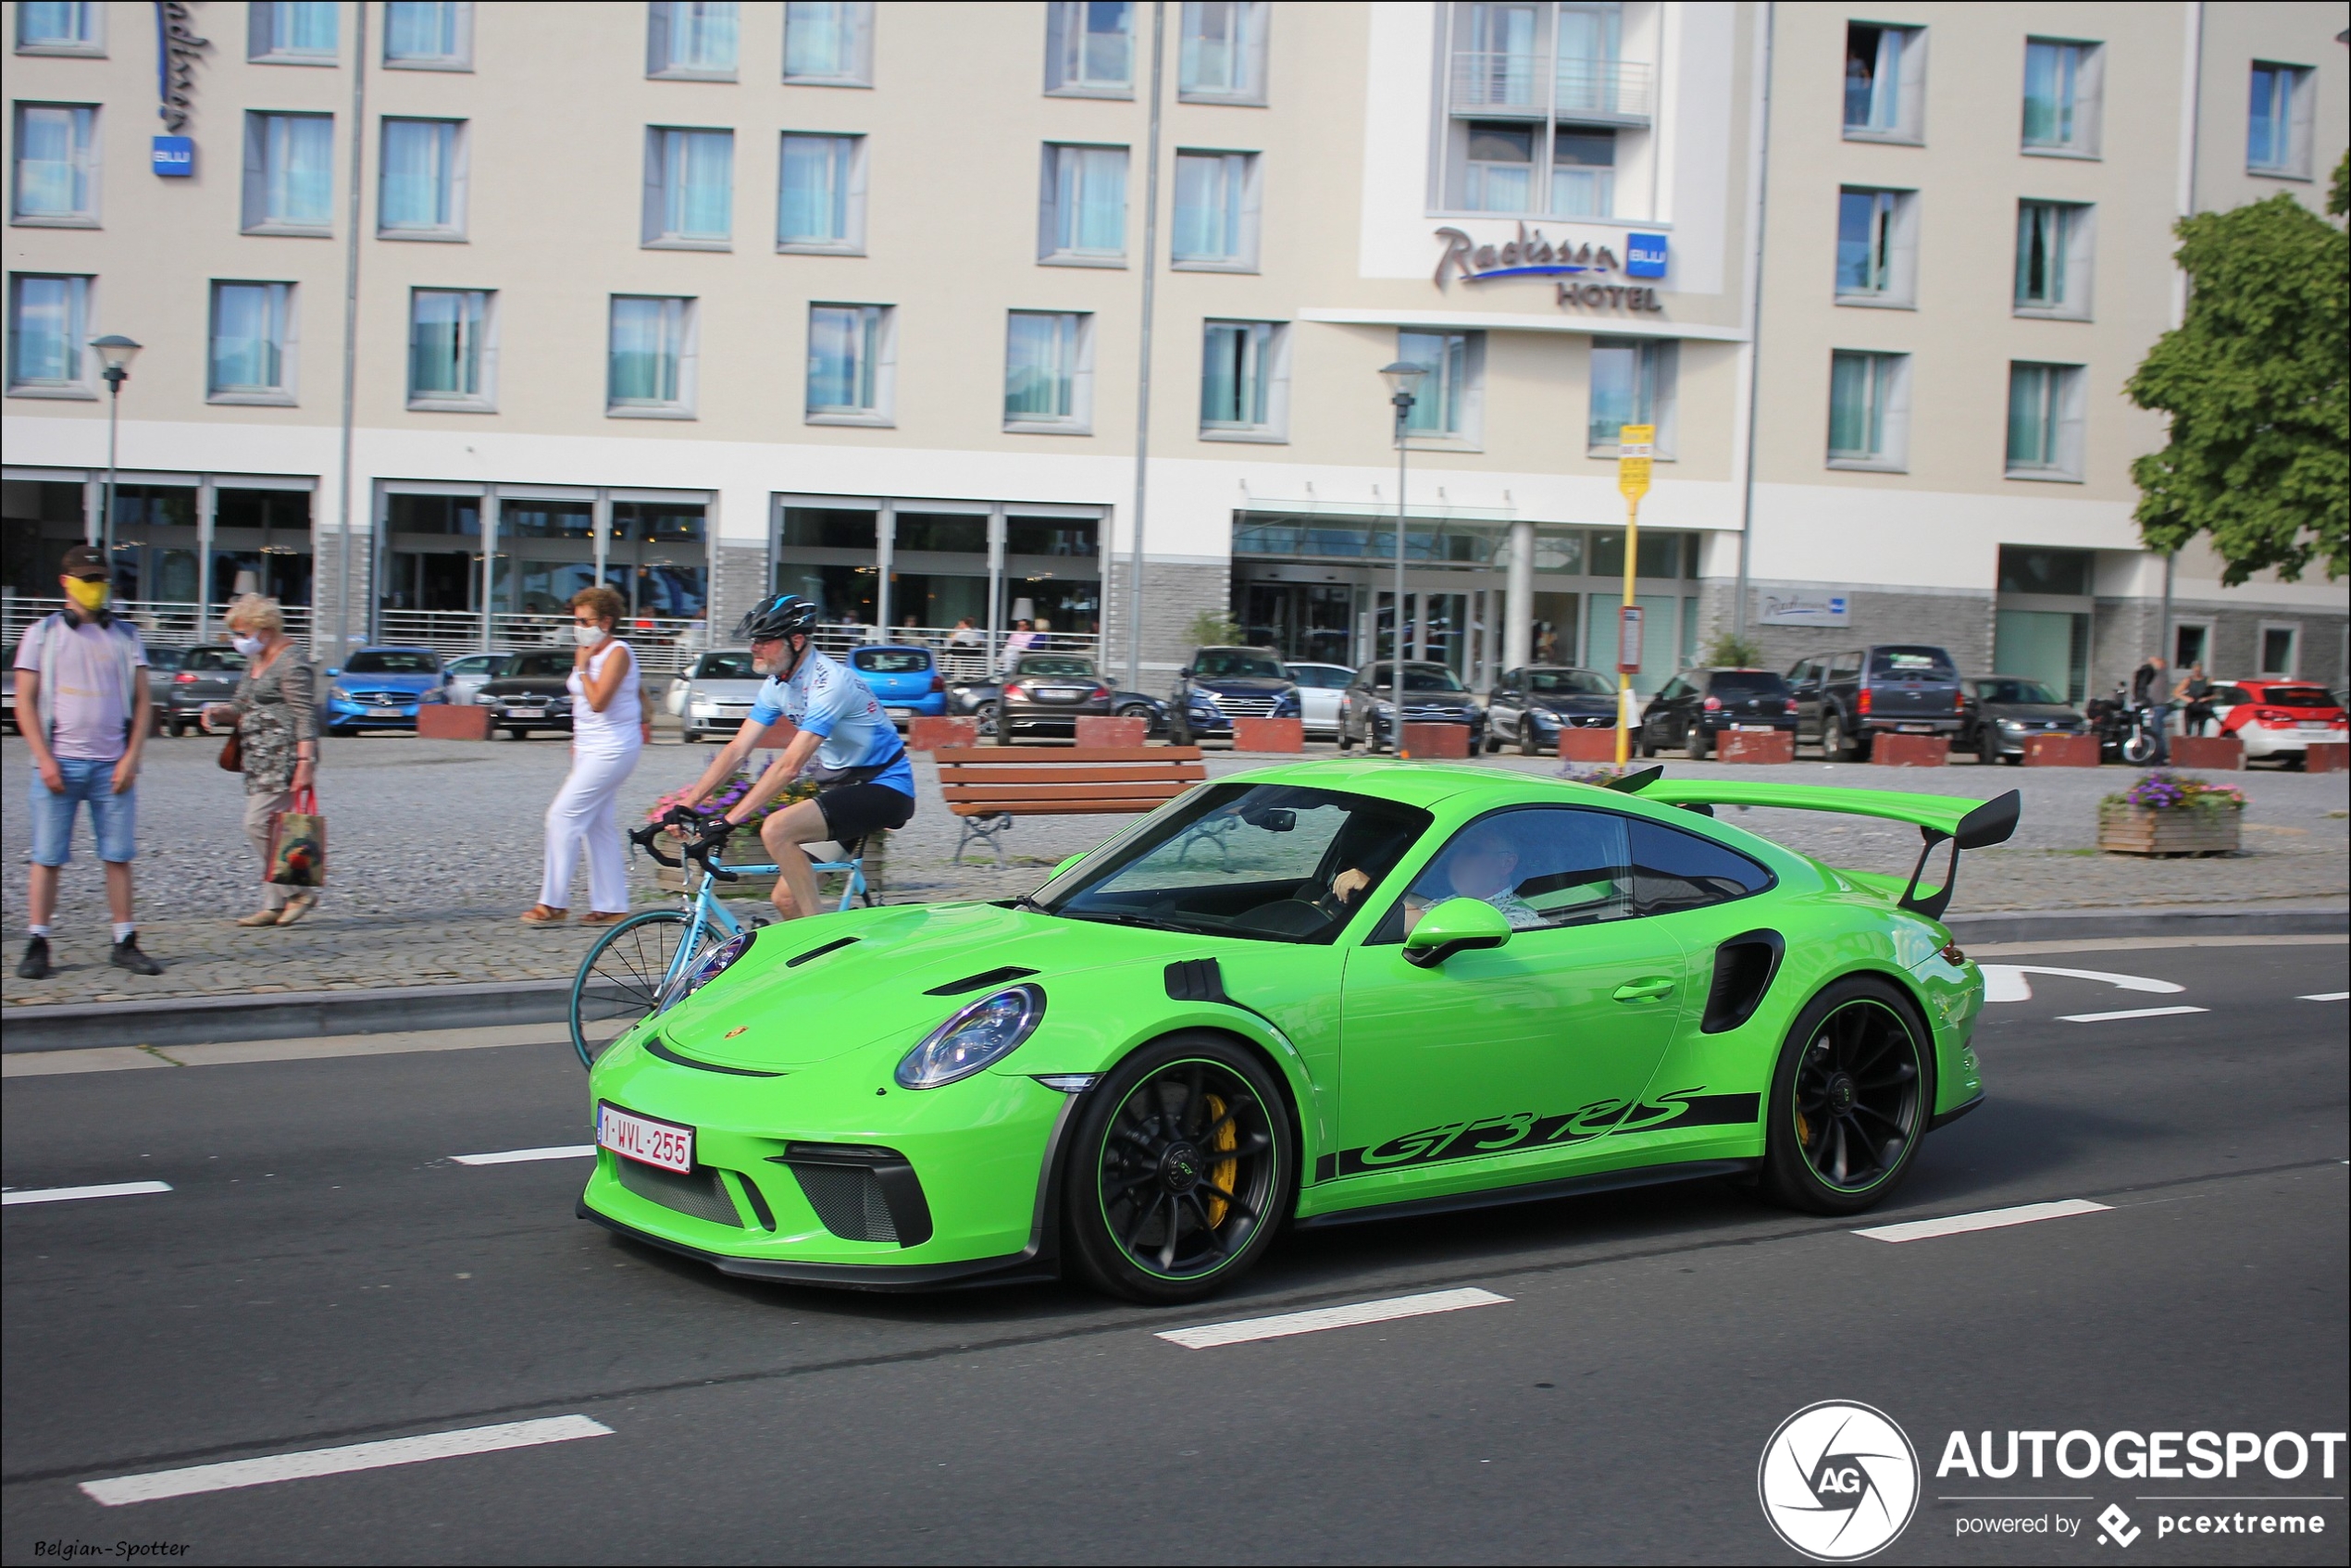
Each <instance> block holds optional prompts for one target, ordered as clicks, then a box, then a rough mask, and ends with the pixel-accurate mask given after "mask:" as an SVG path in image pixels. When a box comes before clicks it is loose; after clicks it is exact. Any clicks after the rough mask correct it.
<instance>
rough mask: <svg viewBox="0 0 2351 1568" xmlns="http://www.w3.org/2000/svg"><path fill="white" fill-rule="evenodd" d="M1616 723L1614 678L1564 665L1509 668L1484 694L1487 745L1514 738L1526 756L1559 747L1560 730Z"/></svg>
mask: <svg viewBox="0 0 2351 1568" xmlns="http://www.w3.org/2000/svg"><path fill="white" fill-rule="evenodd" d="M1615 724H1616V678H1615V677H1613V676H1608V675H1602V674H1601V673H1600V672H1599V671H1598V670H1595V669H1575V668H1573V667H1571V666H1566V665H1530V666H1527V667H1526V668H1524V669H1514V670H1505V671H1504V672H1503V673H1502V675H1501V677H1500V678H1499V679H1497V680H1496V681H1495V682H1494V685H1493V689H1492V690H1491V691H1487V692H1486V750H1487V751H1489V752H1493V751H1499V750H1500V749H1501V748H1502V747H1503V746H1504V745H1507V744H1511V743H1515V744H1516V745H1517V747H1518V749H1519V750H1520V751H1522V752H1524V753H1526V754H1527V755H1528V756H1530V757H1531V756H1537V755H1542V754H1545V753H1552V752H1556V751H1558V750H1559V743H1560V731H1561V730H1562V729H1610V728H1614V727H1615Z"/></svg>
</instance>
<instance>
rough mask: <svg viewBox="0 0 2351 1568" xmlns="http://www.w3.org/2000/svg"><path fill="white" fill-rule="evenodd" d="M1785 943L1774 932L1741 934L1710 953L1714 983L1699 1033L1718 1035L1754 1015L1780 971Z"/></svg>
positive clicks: (1758, 931)
mask: <svg viewBox="0 0 2351 1568" xmlns="http://www.w3.org/2000/svg"><path fill="white" fill-rule="evenodd" d="M1786 952H1787V943H1786V942H1785V941H1784V940H1781V937H1780V934H1779V933H1778V932H1777V931H1764V930H1757V931H1742V932H1740V933H1739V934H1738V935H1737V936H1735V937H1733V938H1732V939H1731V940H1728V941H1726V942H1724V943H1723V945H1722V946H1721V947H1718V948H1716V949H1715V950H1714V984H1713V986H1712V987H1711V988H1710V989H1709V990H1708V991H1707V993H1706V1019H1705V1022H1704V1023H1702V1024H1700V1025H1699V1026H1698V1027H1699V1030H1700V1032H1702V1033H1705V1034H1710V1035H1719V1034H1721V1033H1723V1031H1724V1030H1726V1029H1735V1028H1737V1027H1739V1026H1740V1025H1741V1024H1744V1023H1746V1022H1747V1021H1748V1019H1749V1018H1752V1017H1754V1016H1755V1010H1756V1009H1757V1008H1759V1007H1760V1006H1762V1005H1763V998H1764V997H1765V996H1766V995H1767V994H1769V993H1770V991H1771V989H1772V977H1773V976H1774V975H1777V974H1778V973H1779V972H1780V960H1781V958H1782V957H1784V956H1785V954H1786Z"/></svg>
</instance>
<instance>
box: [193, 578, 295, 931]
mask: <svg viewBox="0 0 2351 1568" xmlns="http://www.w3.org/2000/svg"><path fill="white" fill-rule="evenodd" d="M228 623H229V638H230V641H232V642H234V643H235V644H236V648H237V652H238V653H243V655H244V656H245V674H244V678H243V680H240V681H239V682H238V683H237V695H236V697H235V699H234V700H233V701H230V702H227V703H213V704H212V705H211V706H209V707H207V708H205V712H204V726H205V729H207V730H215V731H217V730H220V729H225V728H232V727H233V728H235V730H236V732H237V748H238V753H239V759H240V761H241V762H242V763H243V768H244V775H245V821H244V828H245V841H246V842H248V843H250V844H251V845H253V852H254V854H255V857H256V858H258V859H259V861H260V863H261V875H262V877H263V878H264V880H263V881H262V884H261V907H260V908H259V909H256V910H255V911H254V912H253V913H252V914H250V915H242V916H240V917H239V918H238V921H237V924H238V925H240V926H291V925H292V924H293V923H294V922H295V921H297V920H299V919H301V918H302V917H303V916H304V915H307V914H309V913H310V912H311V911H312V910H313V909H315V908H317V905H318V895H317V893H316V892H314V891H312V890H310V889H308V888H289V887H285V886H282V885H280V884H279V883H276V882H271V881H269V880H267V877H268V876H269V828H270V824H271V823H272V822H273V821H274V820H275V819H276V817H277V815H278V813H280V812H281V811H291V810H292V809H293V799H294V796H295V794H296V793H297V792H299V791H301V790H307V789H310V788H312V778H311V776H312V773H313V771H314V770H315V769H316V767H317V760H318V677H317V671H316V670H315V669H313V668H312V667H311V665H310V663H309V661H308V660H306V659H305V658H304V657H303V656H302V653H301V651H300V650H298V649H297V648H295V647H294V645H293V639H292V638H290V637H288V636H287V635H286V617H285V613H284V612H283V611H282V610H280V608H279V607H278V602H277V601H276V600H275V599H265V598H263V597H262V596H261V595H260V594H258V593H248V594H246V595H245V596H244V597H243V598H241V599H239V600H238V601H237V602H236V603H235V604H231V605H230V606H229V615H228Z"/></svg>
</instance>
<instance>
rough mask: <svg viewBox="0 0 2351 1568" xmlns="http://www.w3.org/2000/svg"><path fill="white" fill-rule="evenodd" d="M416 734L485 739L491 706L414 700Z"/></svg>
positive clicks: (426, 737)
mask: <svg viewBox="0 0 2351 1568" xmlns="http://www.w3.org/2000/svg"><path fill="white" fill-rule="evenodd" d="M647 711H648V712H651V711H652V710H651V709H648V710H647ZM417 739H418V740H489V739H490V710H489V709H488V708H478V707H475V706H473V705H472V704H471V703H466V704H465V705H463V706H460V705H459V704H457V703H417Z"/></svg>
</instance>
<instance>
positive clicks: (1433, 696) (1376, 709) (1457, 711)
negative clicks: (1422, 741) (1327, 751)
mask: <svg viewBox="0 0 2351 1568" xmlns="http://www.w3.org/2000/svg"><path fill="white" fill-rule="evenodd" d="M1393 667H1394V666H1391V665H1389V664H1388V663H1387V661H1386V660H1382V661H1381V662H1379V663H1378V664H1371V665H1365V666H1363V667H1362V669H1359V670H1357V671H1356V672H1355V678H1354V679H1353V680H1352V681H1351V682H1350V683H1349V685H1348V688H1347V691H1346V692H1345V694H1344V698H1343V700H1342V702H1341V703H1340V707H1339V715H1338V749H1339V750H1340V751H1342V752H1350V751H1353V750H1354V749H1355V743H1356V742H1357V741H1359V740H1360V741H1362V743H1363V744H1364V745H1366V746H1368V747H1370V748H1371V749H1372V750H1373V751H1375V752H1376V751H1379V750H1381V749H1382V748H1383V747H1386V746H1392V745H1394V744H1395V743H1396V703H1395V689H1394V684H1393V683H1394V680H1395V676H1394V674H1393ZM1404 722H1405V723H1406V724H1463V725H1467V726H1468V727H1469V732H1470V733H1469V749H1470V750H1471V751H1472V752H1480V751H1483V750H1485V748H1486V710H1485V709H1484V708H1482V707H1479V706H1478V705H1477V698H1476V696H1475V695H1474V694H1473V693H1472V692H1471V691H1470V689H1469V688H1468V687H1466V686H1464V685H1462V678H1461V677H1460V676H1457V675H1455V674H1454V673H1453V672H1452V671H1451V670H1449V669H1447V668H1446V667H1445V666H1443V665H1439V664H1430V663H1424V662H1420V661H1415V660H1411V659H1407V660H1406V661H1405V662H1404Z"/></svg>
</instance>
